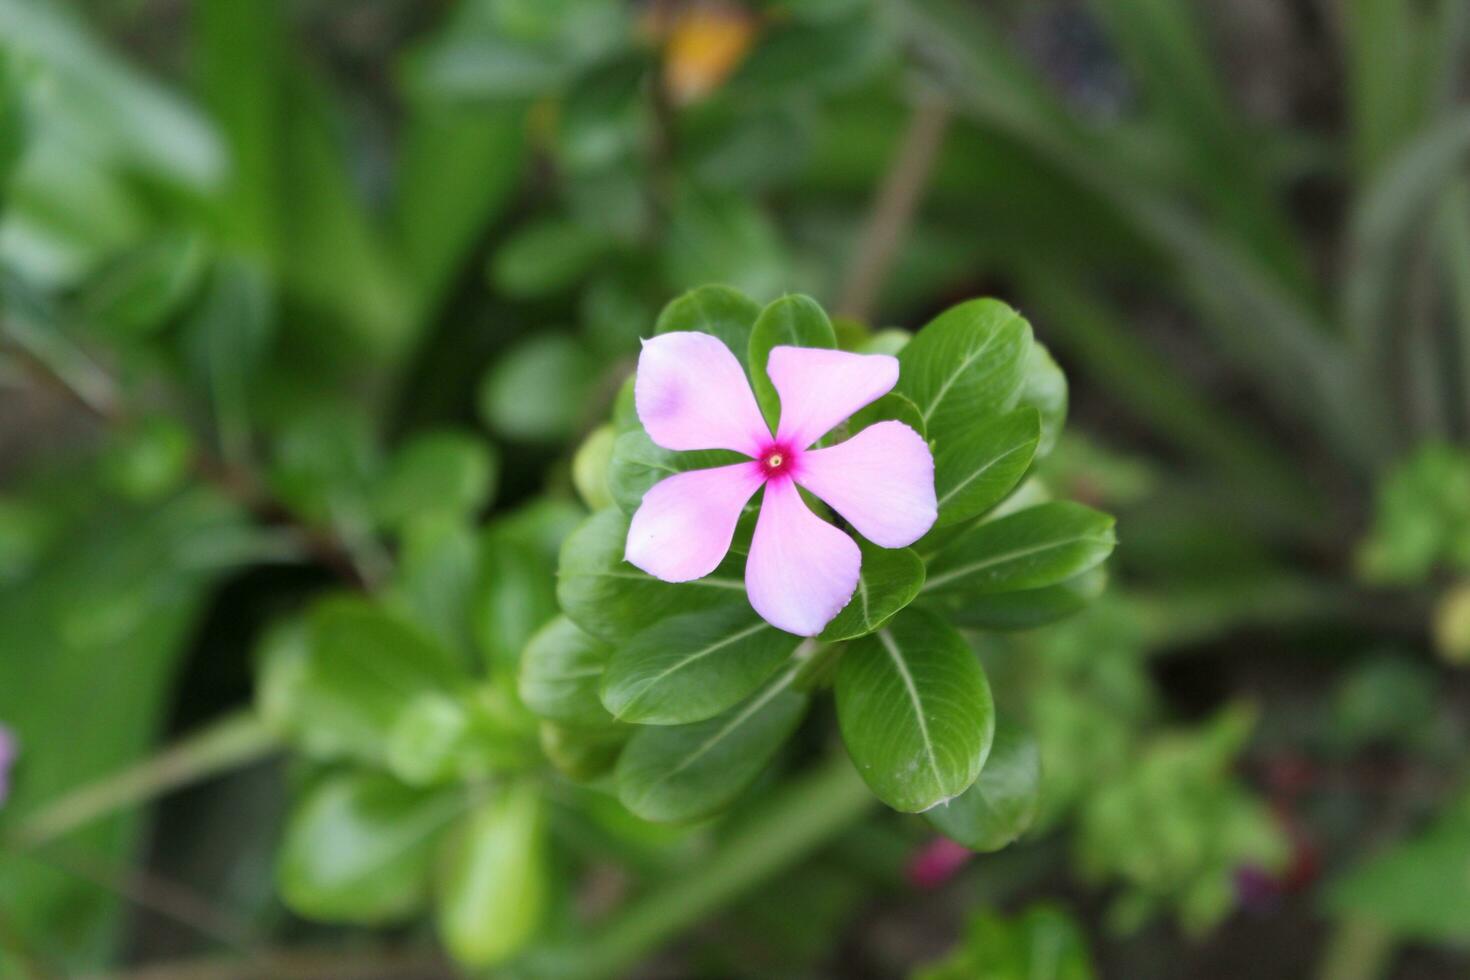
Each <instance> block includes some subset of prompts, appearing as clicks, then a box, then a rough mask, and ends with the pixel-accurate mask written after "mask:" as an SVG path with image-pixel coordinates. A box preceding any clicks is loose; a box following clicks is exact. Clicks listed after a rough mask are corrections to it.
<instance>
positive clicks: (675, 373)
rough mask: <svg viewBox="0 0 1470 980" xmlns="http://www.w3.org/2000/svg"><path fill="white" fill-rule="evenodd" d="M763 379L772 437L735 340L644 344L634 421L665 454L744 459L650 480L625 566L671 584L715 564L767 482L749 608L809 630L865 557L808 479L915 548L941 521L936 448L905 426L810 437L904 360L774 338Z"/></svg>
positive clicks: (865, 522)
mask: <svg viewBox="0 0 1470 980" xmlns="http://www.w3.org/2000/svg"><path fill="white" fill-rule="evenodd" d="M767 374H769V375H770V378H771V382H772V383H773V384H774V385H775V387H776V392H777V393H778V394H779V395H780V396H781V422H780V425H778V426H777V428H776V434H775V435H772V434H771V431H770V428H769V427H768V426H767V425H766V422H765V419H764V418H763V417H762V416H761V412H760V409H759V408H758V407H757V405H756V401H755V396H754V395H753V394H752V393H751V390H750V385H749V384H748V383H747V382H746V380H745V372H744V371H742V370H741V367H740V362H738V361H737V360H736V359H735V355H733V354H732V353H730V349H729V348H728V347H726V346H725V345H724V343H722V342H721V341H720V340H719V339H717V338H715V337H713V336H710V335H709V334H704V333H692V332H689V333H666V334H660V335H659V336H657V337H654V338H653V339H652V340H648V341H645V342H644V344H643V352H642V353H641V354H640V355H639V357H638V380H637V382H636V384H635V387H634V395H635V401H636V403H637V407H638V418H639V419H641V420H642V422H643V427H644V428H645V429H646V430H647V431H648V435H649V437H650V438H651V439H653V441H654V442H656V443H657V444H658V445H660V446H662V447H664V448H665V449H672V450H676V451H683V450H693V449H730V450H734V451H735V452H737V453H741V454H743V455H745V456H749V457H750V461H748V462H742V463H735V464H732V465H730V466H720V467H716V468H714V469H707V470H691V471H689V472H687V473H680V474H677V475H675V476H671V477H669V478H668V479H666V480H663V481H662V482H660V483H658V484H657V485H655V486H654V487H653V488H652V489H651V490H649V491H648V493H647V494H646V495H645V496H644V498H643V503H642V505H641V506H640V507H639V508H638V512H637V513H636V514H634V515H633V522H632V525H631V526H630V527H629V529H628V544H627V550H626V552H625V555H626V557H627V559H628V561H630V562H632V563H633V564H634V565H636V566H638V567H639V568H641V569H643V570H644V571H645V572H647V573H648V574H650V575H652V576H654V577H655V578H660V579H663V580H664V581H665V582H689V581H692V580H694V579H697V578H702V577H703V576H705V575H708V574H709V573H710V572H712V571H714V570H715V566H717V565H719V563H720V562H721V561H722V560H723V559H724V557H725V554H726V552H728V551H729V550H730V541H731V538H733V537H734V534H735V525H736V523H737V522H738V521H739V520H740V511H741V509H742V508H744V506H745V505H746V503H747V502H748V501H749V500H750V499H751V497H753V496H755V493H756V491H757V490H759V489H760V488H761V487H765V490H766V492H765V496H764V499H762V501H761V509H760V516H759V517H758V518H757V519H756V524H755V538H754V540H753V541H752V542H751V546H750V557H749V558H748V560H747V561H746V564H745V587H746V591H747V592H748V593H749V595H750V604H751V605H752V606H754V607H755V611H756V612H758V613H760V615H761V616H762V617H763V618H764V619H765V620H766V621H767V622H769V623H770V624H771V625H772V626H775V627H778V628H779V629H783V630H786V631H787V632H789V633H796V634H798V635H800V636H815V635H816V634H817V633H820V632H821V631H822V628H823V627H824V626H826V625H827V623H829V622H831V620H832V618H833V617H834V616H836V615H837V614H838V613H839V612H840V611H841V610H842V607H843V606H845V605H847V603H848V601H849V600H850V599H851V598H852V595H853V591H854V590H855V589H856V588H857V582H858V569H859V566H860V564H861V560H862V557H861V553H860V552H859V551H858V546H857V544H856V543H854V542H853V540H852V538H850V537H848V535H846V534H844V533H843V532H842V531H839V530H838V529H837V528H835V527H833V526H832V525H831V524H828V523H827V522H825V521H823V520H821V519H820V518H818V517H817V516H816V515H815V514H813V513H812V512H811V510H809V509H808V508H807V506H806V504H805V503H803V502H802V499H801V495H800V494H799V493H798V492H797V487H798V486H800V487H803V488H805V489H806V490H809V491H810V492H811V493H813V494H815V495H816V496H817V497H819V498H820V499H821V500H823V501H824V502H826V503H827V505H828V506H830V507H831V508H832V509H833V510H835V511H836V512H837V513H838V514H840V515H842V517H843V519H844V520H846V521H847V523H848V524H849V525H851V526H852V528H853V529H854V530H855V531H857V532H858V533H859V534H861V535H862V536H863V537H865V538H867V539H868V540H869V541H871V542H873V543H874V544H876V545H879V546H881V547H884V548H903V547H907V546H908V545H910V544H913V543H914V542H915V541H917V540H918V539H919V538H920V537H922V536H923V534H924V532H926V531H928V530H929V528H930V527H932V526H933V524H934V519H935V516H936V514H937V510H936V504H935V500H934V457H933V456H932V455H931V454H930V452H929V446H928V444H927V443H925V442H924V439H923V437H921V436H920V435H919V434H918V433H917V432H915V431H914V430H913V429H911V428H909V427H908V426H906V425H904V424H903V423H902V422H891V421H890V422H878V423H875V424H874V425H871V426H869V427H868V428H866V429H864V430H863V431H861V432H859V433H857V434H856V435H854V436H852V437H851V438H850V439H848V440H846V441H845V442H841V443H838V444H837V445H835V446H828V447H827V448H825V449H812V448H811V446H812V444H813V443H815V442H816V441H817V440H818V439H820V438H821V437H822V436H823V435H825V434H826V433H827V432H828V431H829V430H831V429H832V428H833V427H834V426H836V425H837V424H838V423H840V422H842V421H843V420H844V419H846V418H847V417H848V416H849V415H851V414H852V413H854V412H856V411H857V410H858V409H860V408H862V407H863V406H864V405H867V404H868V403H869V402H871V401H873V400H874V399H876V398H878V397H880V396H881V395H883V394H884V393H886V392H887V391H888V390H889V389H891V388H892V387H893V386H894V384H895V383H896V382H897V381H898V360H897V359H896V358H893V357H889V356H888V355H886V354H849V353H847V352H845V351H836V350H822V349H815V348H806V347H776V348H774V349H772V351H771V354H770V359H769V361H768V364H767Z"/></svg>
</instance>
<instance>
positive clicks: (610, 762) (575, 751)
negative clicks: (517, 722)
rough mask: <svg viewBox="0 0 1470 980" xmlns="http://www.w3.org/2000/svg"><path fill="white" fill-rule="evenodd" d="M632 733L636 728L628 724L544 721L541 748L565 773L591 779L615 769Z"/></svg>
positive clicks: (576, 777) (577, 778) (558, 768)
mask: <svg viewBox="0 0 1470 980" xmlns="http://www.w3.org/2000/svg"><path fill="white" fill-rule="evenodd" d="M632 734H633V729H632V728H631V727H630V726H627V725H609V726H608V727H606V728H581V727H578V726H575V725H559V724H557V723H556V722H554V721H543V722H542V723H541V751H542V752H544V753H546V758H547V759H549V760H550V761H551V764H552V765H553V766H555V767H556V771H557V772H559V773H561V774H562V775H563V776H566V777H567V778H568V779H575V780H577V781H578V782H589V781H591V780H593V779H599V778H601V777H603V776H606V775H607V774H608V773H610V772H612V768H613V766H614V765H616V764H617V761H618V753H620V752H622V750H623V746H624V745H625V744H626V743H627V741H628V738H629V736H631V735H632Z"/></svg>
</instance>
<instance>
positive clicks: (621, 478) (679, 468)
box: [607, 427, 746, 514]
mask: <svg viewBox="0 0 1470 980" xmlns="http://www.w3.org/2000/svg"><path fill="white" fill-rule="evenodd" d="M745 459H746V457H744V456H741V455H740V454H739V453H735V452H730V451H729V450H725V449H703V450H698V451H696V452H685V453H676V452H674V451H673V450H670V449H665V448H664V447H662V446H660V445H658V444H657V443H655V442H654V441H653V440H652V439H650V438H649V436H648V433H647V432H645V431H644V430H643V429H642V427H639V428H637V429H634V430H633V431H631V432H624V433H623V434H622V435H620V436H618V438H617V441H616V442H614V443H613V453H612V463H611V464H610V465H609V467H608V474H607V483H608V489H609V490H610V491H611V493H612V497H613V500H614V501H615V502H616V503H617V505H618V507H619V508H621V509H622V511H623V513H625V514H632V513H633V512H634V511H636V510H637V509H638V505H639V504H641V503H642V502H643V495H644V494H646V493H647V492H648V491H649V490H651V489H653V485H654V484H655V483H658V482H659V481H661V480H663V479H665V478H666V477H670V476H673V475H674V474H675V473H684V472H687V471H689V470H703V469H709V468H710V467H714V466H728V465H730V464H731V463H739V462H742V461H744V460H745Z"/></svg>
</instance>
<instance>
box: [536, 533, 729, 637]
mask: <svg viewBox="0 0 1470 980" xmlns="http://www.w3.org/2000/svg"><path fill="white" fill-rule="evenodd" d="M627 540H628V517H627V516H626V515H624V514H622V513H621V512H619V511H617V510H614V509H608V510H604V511H601V512H600V513H597V514H593V515H592V516H591V517H589V518H588V519H587V520H586V521H585V522H583V524H582V526H581V527H579V528H578V529H577V530H576V531H575V532H573V533H572V534H571V536H569V537H568V538H567V540H566V544H564V545H563V546H562V551H561V566H560V568H559V569H558V571H557V586H556V597H557V601H558V602H560V603H561V609H562V612H564V613H566V615H567V618H568V619H570V620H571V621H572V622H574V623H576V624H577V625H578V626H580V627H582V628H583V629H584V630H586V631H587V632H589V633H591V634H592V635H593V636H597V637H601V638H602V639H604V640H607V641H609V642H612V643H616V642H619V641H621V640H625V639H627V638H628V637H630V636H632V635H633V634H635V633H637V632H639V631H640V630H642V629H644V628H645V627H647V626H648V625H649V624H650V623H656V622H658V621H659V620H660V619H663V618H664V617H665V616H671V615H673V614H675V613H681V612H689V611H692V610H695V609H704V608H707V607H709V606H712V605H714V604H715V603H717V602H720V601H721V600H724V599H728V598H729V597H730V595H731V593H740V594H743V593H744V591H745V582H744V580H743V579H742V578H741V577H740V574H739V571H738V569H736V568H735V567H733V566H732V561H731V560H730V559H727V560H726V564H724V565H722V566H721V567H720V568H717V569H715V571H714V574H712V575H707V576H705V577H704V578H702V579H696V580H695V581H693V582H684V583H681V584H679V585H673V584H671V583H668V582H661V581H659V580H658V579H656V578H654V577H652V576H651V575H647V574H645V573H643V572H641V571H639V570H638V569H636V568H634V567H633V566H632V565H630V564H628V563H627V562H626V561H624V560H623V550H624V548H625V547H626V545H627Z"/></svg>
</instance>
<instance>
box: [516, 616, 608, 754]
mask: <svg viewBox="0 0 1470 980" xmlns="http://www.w3.org/2000/svg"><path fill="white" fill-rule="evenodd" d="M610 656H612V649H611V648H610V647H609V646H608V645H607V644H605V643H603V642H602V641H601V640H598V639H597V638H596V637H593V636H589V635H588V634H586V633H584V632H582V630H580V629H578V628H577V625H576V624H575V623H573V622H572V621H571V620H570V619H567V618H566V617H565V616H558V617H557V618H556V619H553V620H552V621H551V622H549V623H547V624H546V625H545V626H543V627H542V628H541V629H540V630H539V631H538V632H537V633H536V635H535V636H533V637H531V642H530V643H528V644H526V651H525V653H523V654H522V655H521V677H520V694H521V700H522V701H524V702H525V704H526V707H528V708H530V709H531V710H532V711H534V712H536V714H538V715H540V716H541V717H542V718H547V719H550V720H552V721H556V722H561V723H562V724H565V725H581V726H589V727H592V726H604V725H607V724H608V723H609V722H611V721H612V718H611V716H609V715H608V713H607V710H606V709H605V708H603V706H602V701H601V699H600V698H599V697H598V693H597V692H598V687H599V685H600V684H601V682H602V675H603V672H604V671H605V670H606V669H607V661H608V658H609V657H610Z"/></svg>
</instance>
